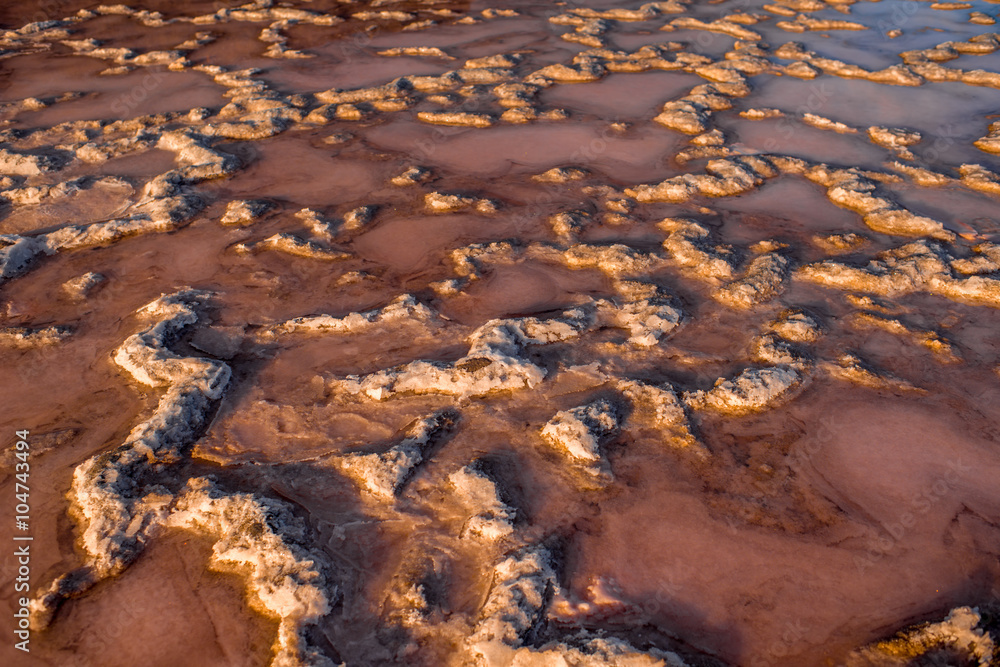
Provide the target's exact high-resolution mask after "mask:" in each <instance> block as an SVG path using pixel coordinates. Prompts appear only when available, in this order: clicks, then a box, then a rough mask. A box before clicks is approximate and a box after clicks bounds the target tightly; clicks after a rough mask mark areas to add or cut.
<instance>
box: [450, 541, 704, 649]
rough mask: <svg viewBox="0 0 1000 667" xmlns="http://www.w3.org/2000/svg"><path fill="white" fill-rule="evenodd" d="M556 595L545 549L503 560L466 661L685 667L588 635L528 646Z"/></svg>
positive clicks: (468, 641)
mask: <svg viewBox="0 0 1000 667" xmlns="http://www.w3.org/2000/svg"><path fill="white" fill-rule="evenodd" d="M558 590H559V582H558V576H557V571H556V566H555V563H554V561H553V556H552V553H551V552H550V551H549V549H547V548H546V547H544V546H540V545H533V546H529V547H525V548H523V549H521V550H519V551H517V552H514V553H512V554H510V555H508V556H506V557H504V558H503V559H502V560H501V561H500V562H498V563H497V564H496V565H495V566H494V568H493V572H492V583H491V586H490V591H489V594H488V595H487V597H486V601H485V602H484V603H483V606H482V607H481V609H480V611H479V620H478V621H477V623H476V625H475V627H474V628H473V631H472V633H471V635H470V636H469V637H468V638H467V639H466V640H465V649H466V650H467V651H468V655H469V658H468V662H469V663H470V664H472V665H476V666H477V667H501V666H509V665H523V666H525V667H527V666H529V665H577V666H579V667H600V666H607V665H623V666H624V665H631V666H634V667H686V664H685V663H684V661H683V660H681V658H680V656H678V655H677V654H675V653H672V652H668V651H661V650H659V649H655V648H652V649H649V650H648V651H645V652H643V651H639V650H637V649H636V648H634V647H632V646H631V645H630V644H628V643H627V642H625V641H623V640H620V639H615V638H603V637H595V636H594V635H591V634H588V633H586V632H581V633H578V634H577V635H575V636H573V637H567V638H566V640H565V641H562V642H557V641H551V642H548V643H546V644H543V645H541V646H532V645H530V644H529V641H530V637H531V634H532V631H533V630H534V629H535V628H536V627H538V626H539V625H540V624H541V623H542V622H543V621H544V617H545V612H546V609H547V607H548V606H549V604H550V601H551V599H552V597H553V595H554V594H555V593H556V592H558Z"/></svg>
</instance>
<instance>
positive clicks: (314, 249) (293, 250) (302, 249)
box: [236, 233, 353, 262]
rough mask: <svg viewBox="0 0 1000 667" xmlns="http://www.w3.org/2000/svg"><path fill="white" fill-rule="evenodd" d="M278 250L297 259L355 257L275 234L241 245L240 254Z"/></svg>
mask: <svg viewBox="0 0 1000 667" xmlns="http://www.w3.org/2000/svg"><path fill="white" fill-rule="evenodd" d="M265 249H270V250H277V251H279V252H283V253H287V254H289V255H293V256H295V257H305V258H308V259H318V260H323V261H330V262H335V261H343V260H347V259H350V258H351V257H353V255H351V254H350V253H347V252H343V251H341V250H336V249H334V248H328V247H325V246H322V245H320V244H318V243H315V242H313V241H304V240H302V239H300V238H298V237H297V236H293V235H292V234H284V233H279V234H274V235H272V236H269V237H267V238H266V239H264V240H263V241H260V242H259V243H255V244H250V245H247V244H239V245H237V246H236V250H237V251H238V252H256V251H258V250H265Z"/></svg>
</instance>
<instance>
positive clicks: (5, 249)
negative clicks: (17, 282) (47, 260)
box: [0, 234, 46, 284]
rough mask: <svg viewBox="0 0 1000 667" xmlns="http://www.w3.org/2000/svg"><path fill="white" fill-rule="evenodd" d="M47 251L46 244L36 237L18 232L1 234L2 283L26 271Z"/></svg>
mask: <svg viewBox="0 0 1000 667" xmlns="http://www.w3.org/2000/svg"><path fill="white" fill-rule="evenodd" d="M45 251H46V248H45V246H44V245H43V244H42V243H39V241H38V240H36V239H34V238H29V237H25V236H18V235H16V234H4V235H2V236H0V284H3V282H5V281H7V280H9V279H10V278H15V277H17V276H19V275H21V274H22V273H24V272H25V270H27V269H28V267H29V266H30V265H31V263H32V262H34V261H35V258H36V257H37V256H38V255H40V254H42V253H43V252H45Z"/></svg>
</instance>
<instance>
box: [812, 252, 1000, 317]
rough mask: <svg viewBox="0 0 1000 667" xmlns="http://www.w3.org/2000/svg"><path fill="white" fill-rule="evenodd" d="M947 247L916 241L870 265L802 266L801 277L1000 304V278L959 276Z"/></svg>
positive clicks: (877, 290)
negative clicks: (952, 267) (954, 271)
mask: <svg viewBox="0 0 1000 667" xmlns="http://www.w3.org/2000/svg"><path fill="white" fill-rule="evenodd" d="M951 259H952V257H950V256H949V255H948V254H947V253H946V252H945V251H944V249H943V248H942V247H941V246H940V245H938V244H936V243H930V242H927V241H915V242H913V243H908V244H906V245H903V246H901V247H899V248H895V249H892V250H887V251H885V252H882V253H879V254H878V255H877V256H876V259H873V260H872V261H871V262H869V263H868V266H867V267H855V266H849V265H846V264H841V263H838V262H833V261H831V260H825V261H822V262H817V263H814V264H808V265H806V266H803V267H800V268H799V269H798V271H797V272H796V273H795V275H796V277H797V278H800V279H802V280H807V281H809V282H813V283H817V284H820V285H825V286H827V287H835V288H838V289H842V290H849V291H856V292H867V293H870V294H879V295H882V296H896V295H901V294H909V293H913V292H927V293H930V294H937V295H939V296H943V297H946V298H949V299H952V300H955V301H961V302H965V303H970V304H981V305H987V306H991V307H993V308H1000V280H996V279H993V278H988V277H985V276H975V275H974V276H969V277H968V278H955V277H954V276H953V275H952V273H951V271H950V267H949V264H948V262H949V261H950V260H951Z"/></svg>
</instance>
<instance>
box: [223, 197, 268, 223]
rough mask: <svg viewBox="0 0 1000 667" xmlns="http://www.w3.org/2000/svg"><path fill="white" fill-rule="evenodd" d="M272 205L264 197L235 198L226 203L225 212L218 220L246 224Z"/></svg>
mask: <svg viewBox="0 0 1000 667" xmlns="http://www.w3.org/2000/svg"><path fill="white" fill-rule="evenodd" d="M273 207H274V204H272V203H271V202H269V201H267V200H264V199H237V200H234V201H231V202H229V203H228V204H226V212H225V214H223V216H222V218H221V219H220V220H219V222H221V223H222V224H224V225H248V224H250V223H252V222H254V221H255V220H257V219H258V218H259V217H260V216H261V215H263V214H264V213H266V212H267V211H269V210H270V209H271V208H273Z"/></svg>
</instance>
